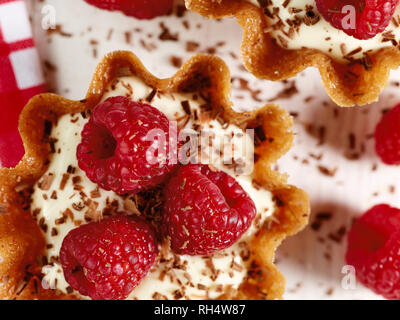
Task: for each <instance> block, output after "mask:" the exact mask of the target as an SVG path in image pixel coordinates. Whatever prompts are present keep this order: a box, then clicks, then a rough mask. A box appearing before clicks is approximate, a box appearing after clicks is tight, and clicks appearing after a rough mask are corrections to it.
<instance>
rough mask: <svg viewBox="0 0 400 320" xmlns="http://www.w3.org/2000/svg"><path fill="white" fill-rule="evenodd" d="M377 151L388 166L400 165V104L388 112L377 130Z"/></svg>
mask: <svg viewBox="0 0 400 320" xmlns="http://www.w3.org/2000/svg"><path fill="white" fill-rule="evenodd" d="M375 150H376V153H377V154H378V155H379V157H380V158H381V160H382V161H383V162H384V163H386V164H400V104H399V105H397V106H396V107H394V108H393V109H392V110H390V111H389V112H387V113H386V114H385V115H384V116H383V117H382V119H381V120H380V121H379V123H378V125H377V126H376V129H375Z"/></svg>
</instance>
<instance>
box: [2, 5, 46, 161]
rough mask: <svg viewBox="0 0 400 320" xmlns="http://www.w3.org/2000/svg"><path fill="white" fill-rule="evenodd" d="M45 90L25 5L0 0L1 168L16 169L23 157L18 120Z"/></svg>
mask: <svg viewBox="0 0 400 320" xmlns="http://www.w3.org/2000/svg"><path fill="white" fill-rule="evenodd" d="M44 89H45V86H44V80H43V76H42V71H41V66H40V60H39V57H38V53H37V50H36V48H35V44H34V41H33V38H32V31H31V26H30V23H29V17H28V13H27V9H26V6H25V3H24V1H23V0H0V112H1V113H0V167H1V166H3V167H12V166H15V165H16V164H17V163H18V161H19V160H20V158H21V157H22V155H23V153H24V149H23V145H22V141H21V138H20V136H19V133H18V130H17V127H18V116H19V113H20V112H21V110H22V109H23V107H24V105H25V104H26V103H27V101H28V100H29V99H30V98H31V97H32V96H33V95H35V94H38V93H40V92H43V91H44Z"/></svg>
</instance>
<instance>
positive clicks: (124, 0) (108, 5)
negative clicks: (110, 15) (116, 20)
mask: <svg viewBox="0 0 400 320" xmlns="http://www.w3.org/2000/svg"><path fill="white" fill-rule="evenodd" d="M85 1H86V2H87V3H89V4H91V5H93V6H96V7H98V8H101V9H105V10H109V11H116V10H117V11H122V12H123V13H125V14H126V15H127V16H131V17H135V18H137V19H153V18H155V17H158V16H163V15H165V14H167V13H169V12H170V11H171V10H172V5H173V2H174V1H173V0H85Z"/></svg>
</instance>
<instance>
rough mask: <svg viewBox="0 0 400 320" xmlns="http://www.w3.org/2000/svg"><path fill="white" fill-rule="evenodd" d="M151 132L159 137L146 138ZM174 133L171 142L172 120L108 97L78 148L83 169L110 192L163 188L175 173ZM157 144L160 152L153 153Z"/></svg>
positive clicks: (88, 126) (156, 112)
mask: <svg viewBox="0 0 400 320" xmlns="http://www.w3.org/2000/svg"><path fill="white" fill-rule="evenodd" d="M154 130H157V131H154ZM150 132H156V133H157V134H156V135H155V139H152V140H153V141H151V139H146V137H147V138H149V137H150V135H149V136H147V135H148V134H149V133H150ZM170 132H171V133H172V135H171V139H172V137H176V136H177V133H176V129H175V127H174V126H171V128H169V121H168V118H167V117H166V116H165V115H164V114H163V113H161V112H160V111H158V110H157V109H156V108H154V107H152V106H149V105H146V104H139V103H136V102H133V101H131V100H129V99H128V98H125V97H114V98H109V99H107V100H106V101H105V102H103V103H102V104H99V105H98V106H97V107H96V108H95V109H94V110H93V113H92V116H91V117H90V120H89V122H88V123H87V124H86V125H85V127H84V128H83V131H82V134H81V135H82V141H81V143H80V145H79V146H78V148H77V158H78V164H79V167H80V168H81V169H82V170H84V171H85V172H86V175H87V176H88V178H89V179H90V180H92V181H93V182H95V183H97V184H98V185H99V186H100V187H102V188H103V189H105V190H113V191H114V192H116V193H118V194H124V193H137V192H139V191H140V190H142V189H144V188H147V187H150V186H155V185H157V184H160V183H162V182H163V180H164V179H165V178H166V176H167V174H168V173H169V172H170V171H171V169H172V168H173V166H174V164H172V161H169V157H168V154H169V153H168V152H169V145H170V143H169V142H170V138H169V133H170ZM162 136H163V137H162ZM163 139H164V140H165V141H163ZM160 141H161V142H160ZM154 142H157V143H158V149H157V150H154V152H153V151H152V150H153V148H154V145H153V143H154ZM174 145H175V146H176V145H177V144H176V143H172V144H171V149H173V148H174ZM160 149H162V150H161V151H162V153H163V154H161V153H159V151H160ZM148 151H150V153H149V154H148ZM174 154H175V155H176V152H175V153H174ZM149 156H151V157H149ZM175 159H176V157H175Z"/></svg>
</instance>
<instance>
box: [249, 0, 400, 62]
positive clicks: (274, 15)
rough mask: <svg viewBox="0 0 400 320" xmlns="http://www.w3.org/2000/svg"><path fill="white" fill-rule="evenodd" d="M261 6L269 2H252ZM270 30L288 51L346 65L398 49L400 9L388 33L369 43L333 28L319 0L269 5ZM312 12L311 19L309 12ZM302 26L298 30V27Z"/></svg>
mask: <svg viewBox="0 0 400 320" xmlns="http://www.w3.org/2000/svg"><path fill="white" fill-rule="evenodd" d="M248 1H249V2H251V3H253V4H255V5H257V6H260V3H262V2H265V1H259V0H248ZM266 2H267V3H268V4H267V5H266V7H265V8H266V10H267V12H268V14H266V15H265V16H266V18H267V20H268V22H269V23H270V25H271V27H270V29H268V30H266V31H268V32H269V34H270V35H271V36H272V37H273V38H275V39H276V41H277V43H278V44H279V45H280V46H282V47H284V48H286V49H292V50H294V49H301V48H310V49H317V50H319V51H322V52H324V53H326V54H327V55H329V56H331V57H333V58H335V59H337V60H340V61H342V62H345V61H352V60H354V59H362V58H363V57H365V55H367V54H370V53H373V52H375V51H377V50H379V49H382V48H385V47H390V46H396V45H397V44H398V43H399V41H400V26H399V25H400V7H398V8H397V9H396V11H395V14H394V16H393V19H392V21H391V22H390V24H389V25H388V27H387V28H386V30H385V32H383V33H380V34H377V35H376V36H375V37H373V38H371V39H367V40H360V39H356V38H354V37H352V36H349V35H347V34H346V33H345V32H344V31H342V30H338V29H336V28H335V27H333V26H332V25H331V24H330V23H329V22H328V21H326V20H325V19H324V17H323V16H322V15H321V14H320V13H319V12H318V9H317V6H316V4H315V0H290V1H283V0H269V1H266ZM308 11H312V12H313V13H314V16H313V17H312V18H310V17H309V16H307V12H308ZM299 21H301V24H300V25H298V26H296V23H298V22H299Z"/></svg>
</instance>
